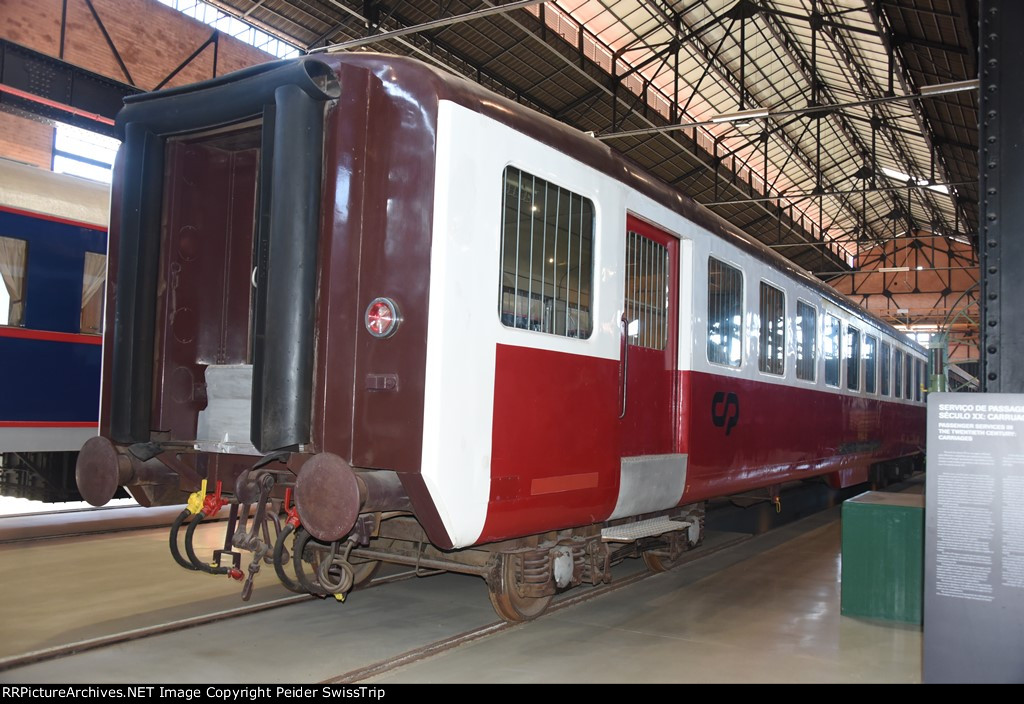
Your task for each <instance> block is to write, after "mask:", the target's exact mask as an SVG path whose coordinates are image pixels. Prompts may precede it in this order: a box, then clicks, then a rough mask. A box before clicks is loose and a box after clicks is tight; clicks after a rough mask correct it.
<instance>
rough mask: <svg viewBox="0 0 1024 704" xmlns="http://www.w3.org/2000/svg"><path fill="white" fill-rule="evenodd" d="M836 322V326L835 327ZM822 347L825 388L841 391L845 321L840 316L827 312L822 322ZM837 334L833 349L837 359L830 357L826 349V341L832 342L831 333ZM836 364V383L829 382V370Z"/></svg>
mask: <svg viewBox="0 0 1024 704" xmlns="http://www.w3.org/2000/svg"><path fill="white" fill-rule="evenodd" d="M833 322H834V325H833ZM822 323H823V324H822V335H821V339H822V345H821V357H822V359H823V360H824V361H825V374H824V381H825V386H827V387H829V388H831V389H841V388H842V387H843V320H842V318H840V317H839V316H836V315H833V314H832V313H829V312H826V313H825V317H824V320H823V321H822ZM833 332H834V333H835V341H834V343H833V344H832V347H833V349H834V351H835V358H834V359H833V358H830V357H829V356H828V350H827V349H825V347H826V346H825V341H826V340H830V339H831V337H832V334H831V333H833ZM832 363H834V364H835V382H834V383H833V382H832V381H830V380H829V368H830V366H831V364H832Z"/></svg>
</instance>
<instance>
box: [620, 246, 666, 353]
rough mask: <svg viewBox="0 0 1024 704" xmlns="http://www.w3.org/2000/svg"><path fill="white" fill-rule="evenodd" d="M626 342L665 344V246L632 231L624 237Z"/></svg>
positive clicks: (655, 347) (657, 346)
mask: <svg viewBox="0 0 1024 704" xmlns="http://www.w3.org/2000/svg"><path fill="white" fill-rule="evenodd" d="M626 320H628V321H629V328H628V332H629V344H631V345H638V346H640V347H647V348H650V349H653V350H663V349H665V345H666V344H667V343H668V249H667V248H666V247H665V246H664V245H660V244H658V243H657V242H652V241H651V240H649V239H647V238H646V237H644V236H642V235H638V234H637V233H635V232H630V233H628V236H627V238H626Z"/></svg>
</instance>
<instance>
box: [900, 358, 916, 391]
mask: <svg viewBox="0 0 1024 704" xmlns="http://www.w3.org/2000/svg"><path fill="white" fill-rule="evenodd" d="M903 383H904V387H903V392H904V393H905V394H906V395H907V398H912V397H913V395H914V388H913V387H914V358H913V357H911V356H910V353H909V352H907V355H906V357H904V361H903Z"/></svg>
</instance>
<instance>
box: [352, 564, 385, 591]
mask: <svg viewBox="0 0 1024 704" xmlns="http://www.w3.org/2000/svg"><path fill="white" fill-rule="evenodd" d="M350 562H351V563H352V574H353V580H352V588H353V589H358V588H359V587H361V586H362V585H364V584H366V583H367V582H369V581H370V580H371V579H373V577H374V575H375V574H377V571H378V570H379V569H380V560H367V561H366V562H357V561H356V560H351V561H350Z"/></svg>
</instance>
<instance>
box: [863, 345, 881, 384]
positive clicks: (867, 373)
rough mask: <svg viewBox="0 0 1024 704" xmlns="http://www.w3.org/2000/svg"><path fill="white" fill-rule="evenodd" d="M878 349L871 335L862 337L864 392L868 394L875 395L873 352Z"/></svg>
mask: <svg viewBox="0 0 1024 704" xmlns="http://www.w3.org/2000/svg"><path fill="white" fill-rule="evenodd" d="M876 349H878V340H876V339H875V338H873V337H871V335H865V336H864V391H865V392H866V393H869V394H873V393H875V378H876V377H877V374H876V373H875V372H876V370H877V367H876V363H875V350H876Z"/></svg>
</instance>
